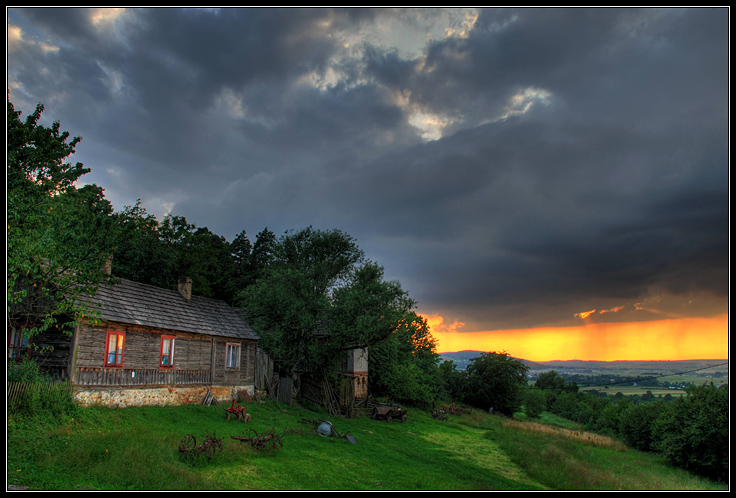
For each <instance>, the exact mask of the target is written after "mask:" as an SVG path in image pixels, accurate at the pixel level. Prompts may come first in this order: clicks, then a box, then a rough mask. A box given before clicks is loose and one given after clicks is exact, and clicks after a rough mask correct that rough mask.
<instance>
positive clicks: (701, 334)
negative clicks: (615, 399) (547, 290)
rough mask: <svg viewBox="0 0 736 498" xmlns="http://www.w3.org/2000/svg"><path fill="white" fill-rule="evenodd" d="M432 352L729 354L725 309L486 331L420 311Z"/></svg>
mask: <svg viewBox="0 0 736 498" xmlns="http://www.w3.org/2000/svg"><path fill="white" fill-rule="evenodd" d="M424 317H425V318H426V319H427V322H428V324H429V326H430V329H431V330H432V336H433V337H434V338H435V339H436V340H437V342H438V346H437V352H439V353H443V352H455V351H465V350H475V351H497V352H500V351H506V352H507V353H508V354H509V355H511V356H513V357H515V358H522V359H526V360H531V361H552V360H574V359H577V360H598V361H615V360H692V359H726V358H728V314H722V315H718V316H715V317H712V318H677V319H668V320H656V321H646V322H624V323H589V324H585V325H580V326H574V327H540V328H532V329H517V330H494V331H489V332H458V331H457V329H458V328H460V326H461V325H462V324H452V325H449V326H448V325H445V324H444V323H443V321H444V320H443V318H442V317H441V316H438V315H424Z"/></svg>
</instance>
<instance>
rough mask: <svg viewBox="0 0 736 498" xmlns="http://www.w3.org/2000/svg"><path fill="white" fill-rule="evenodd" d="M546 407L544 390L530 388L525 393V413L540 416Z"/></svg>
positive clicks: (534, 416) (535, 416) (531, 416)
mask: <svg viewBox="0 0 736 498" xmlns="http://www.w3.org/2000/svg"><path fill="white" fill-rule="evenodd" d="M545 409H546V404H545V399H544V392H542V391H541V390H539V389H534V388H532V389H528V390H527V391H526V393H525V395H524V413H526V416H527V417H529V418H538V417H539V416H540V415H541V414H542V412H543V411H544V410H545Z"/></svg>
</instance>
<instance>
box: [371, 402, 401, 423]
mask: <svg viewBox="0 0 736 498" xmlns="http://www.w3.org/2000/svg"><path fill="white" fill-rule="evenodd" d="M407 411H408V410H402V409H401V407H400V406H397V405H380V406H376V407H375V408H373V414H372V415H371V418H372V419H374V420H385V421H386V422H393V420H394V419H396V420H401V421H402V422H406V413H407Z"/></svg>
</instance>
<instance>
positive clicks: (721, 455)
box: [654, 382, 729, 481]
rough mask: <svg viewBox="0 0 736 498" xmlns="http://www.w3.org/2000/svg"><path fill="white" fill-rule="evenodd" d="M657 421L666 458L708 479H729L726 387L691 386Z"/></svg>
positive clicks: (658, 434)
mask: <svg viewBox="0 0 736 498" xmlns="http://www.w3.org/2000/svg"><path fill="white" fill-rule="evenodd" d="M686 391H687V395H686V396H685V397H682V398H680V399H678V400H676V401H675V402H673V403H670V404H669V407H670V408H671V412H666V414H667V416H666V417H661V418H659V419H657V421H656V423H655V424H654V426H655V429H654V430H655V432H656V436H657V437H659V438H660V439H661V449H662V452H663V453H664V455H665V456H666V457H667V459H668V460H669V461H670V462H672V463H673V464H674V465H677V466H678V467H682V468H685V469H687V470H691V471H693V472H696V473H698V474H700V475H704V476H706V477H709V478H711V479H716V480H720V481H725V480H726V479H727V478H728V441H729V438H728V385H727V384H726V385H723V386H721V387H720V388H719V387H716V386H714V385H713V383H712V382H711V383H710V384H704V385H702V386H700V387H697V386H694V385H691V386H690V387H688V388H687V390H686Z"/></svg>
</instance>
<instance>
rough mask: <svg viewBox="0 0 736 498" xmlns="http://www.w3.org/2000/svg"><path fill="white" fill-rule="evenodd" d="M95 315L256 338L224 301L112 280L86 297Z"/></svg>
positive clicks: (179, 328)
mask: <svg viewBox="0 0 736 498" xmlns="http://www.w3.org/2000/svg"><path fill="white" fill-rule="evenodd" d="M90 301H91V305H92V307H93V308H95V309H96V313H95V315H96V316H97V317H99V318H101V319H103V320H108V321H113V322H119V323H125V324H131V325H143V326H147V327H153V328H157V329H167V330H172V331H181V332H193V333H196V334H205V335H211V336H223V337H232V338H236V339H255V340H258V339H260V337H259V336H258V334H256V332H255V331H254V330H253V329H251V328H250V327H249V326H248V324H246V323H245V321H244V320H243V318H242V317H241V316H240V313H239V312H238V310H237V309H235V308H232V307H230V306H229V305H228V304H227V303H226V302H224V301H218V300H216V299H209V298H206V297H200V296H192V298H191V299H190V300H189V301H187V300H186V299H185V298H184V296H182V295H181V294H180V293H179V292H178V291H175V290H168V289H162V288H160V287H154V286H152V285H146V284H140V283H137V282H133V281H130V280H124V279H116V283H114V284H102V285H100V286H99V287H98V289H97V293H96V294H95V296H94V297H92V298H90Z"/></svg>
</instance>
